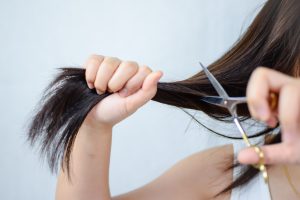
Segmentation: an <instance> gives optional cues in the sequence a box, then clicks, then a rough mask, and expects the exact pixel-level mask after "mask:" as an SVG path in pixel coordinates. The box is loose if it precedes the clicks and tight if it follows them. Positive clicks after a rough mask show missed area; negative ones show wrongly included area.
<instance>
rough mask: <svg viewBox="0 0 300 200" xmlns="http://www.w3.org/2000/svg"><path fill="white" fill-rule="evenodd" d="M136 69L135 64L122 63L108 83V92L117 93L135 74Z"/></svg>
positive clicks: (130, 62)
mask: <svg viewBox="0 0 300 200" xmlns="http://www.w3.org/2000/svg"><path fill="white" fill-rule="evenodd" d="M138 69H139V66H138V64H137V63H136V62H132V61H124V62H122V63H121V64H120V66H119V67H118V69H116V71H115V72H114V74H113V75H112V77H111V78H110V80H109V82H108V91H109V92H117V91H118V90H120V89H122V88H123V87H124V85H125V84H126V82H127V81H128V80H129V79H130V78H131V77H133V76H134V75H135V74H136V73H137V71H138Z"/></svg>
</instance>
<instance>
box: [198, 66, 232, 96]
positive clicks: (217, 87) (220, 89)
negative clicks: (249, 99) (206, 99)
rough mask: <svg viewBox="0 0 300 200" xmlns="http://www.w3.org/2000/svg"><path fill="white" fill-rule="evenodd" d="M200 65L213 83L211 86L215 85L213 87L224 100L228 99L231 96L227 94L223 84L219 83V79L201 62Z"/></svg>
mask: <svg viewBox="0 0 300 200" xmlns="http://www.w3.org/2000/svg"><path fill="white" fill-rule="evenodd" d="M199 64H200V66H201V67H202V68H203V71H204V73H205V74H206V76H207V78H208V79H209V81H210V82H211V84H212V85H213V87H214V88H215V90H216V91H217V93H218V94H219V95H220V96H221V97H223V98H228V97H229V96H228V94H227V92H226V91H225V90H224V88H223V87H222V86H221V84H220V83H219V82H218V81H217V79H216V78H215V77H214V76H213V75H212V73H210V71H209V70H208V69H207V68H206V67H204V66H203V65H202V63H201V62H199Z"/></svg>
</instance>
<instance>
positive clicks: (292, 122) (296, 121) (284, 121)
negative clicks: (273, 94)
mask: <svg viewBox="0 0 300 200" xmlns="http://www.w3.org/2000/svg"><path fill="white" fill-rule="evenodd" d="M299 86H300V85H296V83H294V84H288V85H285V86H283V87H282V89H281V91H280V97H279V106H278V110H279V121H280V125H281V129H282V132H283V134H282V139H283V141H284V142H286V143H290V142H293V141H295V140H297V139H298V140H300V103H299V102H300V87H299Z"/></svg>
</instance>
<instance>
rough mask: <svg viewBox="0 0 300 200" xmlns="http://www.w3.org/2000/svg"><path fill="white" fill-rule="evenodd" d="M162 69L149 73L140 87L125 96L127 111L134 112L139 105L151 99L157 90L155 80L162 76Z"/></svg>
mask: <svg viewBox="0 0 300 200" xmlns="http://www.w3.org/2000/svg"><path fill="white" fill-rule="evenodd" d="M162 75H163V72H162V71H156V72H152V73H150V74H149V75H148V76H147V77H146V78H145V80H144V82H143V85H142V88H141V89H139V90H138V91H137V92H136V93H134V94H132V95H130V96H128V97H126V107H127V111H128V113H132V112H135V111H136V110H137V109H138V108H139V107H141V106H142V105H144V104H145V103H146V102H148V101H149V100H151V99H152V98H153V97H154V95H155V94H156V92H157V82H158V81H159V79H160V78H161V77H162Z"/></svg>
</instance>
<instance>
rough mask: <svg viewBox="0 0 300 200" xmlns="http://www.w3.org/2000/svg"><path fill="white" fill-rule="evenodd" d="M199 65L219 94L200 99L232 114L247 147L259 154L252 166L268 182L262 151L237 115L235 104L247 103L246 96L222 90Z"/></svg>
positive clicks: (211, 76) (207, 71) (212, 77)
mask: <svg viewBox="0 0 300 200" xmlns="http://www.w3.org/2000/svg"><path fill="white" fill-rule="evenodd" d="M199 64H200V66H201V67H202V68H203V71H204V73H205V74H206V76H207V78H208V79H209V81H210V82H211V84H212V85H213V87H214V88H215V90H216V91H217V93H218V94H219V96H205V97H202V98H201V100H203V101H205V102H207V103H209V104H213V105H216V106H220V107H224V108H227V109H228V111H229V113H230V114H231V116H232V119H233V122H234V123H235V125H236V126H237V128H238V130H239V132H240V133H241V135H242V137H243V140H244V141H245V143H246V145H247V146H248V147H253V148H254V150H255V152H256V153H257V154H258V156H259V162H258V164H256V165H253V167H255V168H257V169H259V170H260V172H261V173H262V175H263V178H264V180H265V183H268V173H267V169H266V166H265V164H264V153H263V151H262V150H261V148H260V147H258V146H257V145H252V144H251V143H250V141H249V139H248V136H247V134H246V132H245V130H244V128H243V126H242V124H241V122H240V120H239V118H238V115H237V105H238V104H241V103H247V98H246V97H230V96H229V95H228V94H227V92H226V91H225V90H224V88H223V87H222V86H221V84H220V83H219V82H218V81H217V79H216V78H215V77H214V76H213V75H212V73H210V71H209V70H208V69H207V68H206V67H204V66H203V64H202V63H201V62H199Z"/></svg>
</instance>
